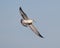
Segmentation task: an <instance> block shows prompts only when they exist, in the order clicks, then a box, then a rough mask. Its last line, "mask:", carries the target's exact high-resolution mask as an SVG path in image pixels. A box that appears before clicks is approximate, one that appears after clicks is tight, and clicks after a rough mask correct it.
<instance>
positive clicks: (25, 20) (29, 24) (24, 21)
mask: <svg viewBox="0 0 60 48" xmlns="http://www.w3.org/2000/svg"><path fill="white" fill-rule="evenodd" d="M19 11H20V15H21V16H22V19H21V20H20V22H21V24H22V25H23V26H25V27H30V29H31V30H32V31H33V32H34V33H35V34H36V35H37V36H39V37H41V38H44V37H43V36H42V35H41V34H40V33H39V31H38V30H37V28H36V27H35V26H34V25H33V20H32V19H30V18H29V17H28V16H27V14H26V13H25V12H24V11H23V10H22V8H21V6H20V7H19Z"/></svg>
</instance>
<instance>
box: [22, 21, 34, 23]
mask: <svg viewBox="0 0 60 48" xmlns="http://www.w3.org/2000/svg"><path fill="white" fill-rule="evenodd" d="M22 22H23V23H32V22H33V20H23V21H22Z"/></svg>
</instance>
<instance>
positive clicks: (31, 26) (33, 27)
mask: <svg viewBox="0 0 60 48" xmlns="http://www.w3.org/2000/svg"><path fill="white" fill-rule="evenodd" d="M29 27H30V28H31V29H32V31H33V32H34V33H35V34H36V35H38V36H40V37H41V38H43V36H42V35H41V34H40V33H39V31H38V30H37V29H36V28H35V26H34V25H33V24H31V25H29Z"/></svg>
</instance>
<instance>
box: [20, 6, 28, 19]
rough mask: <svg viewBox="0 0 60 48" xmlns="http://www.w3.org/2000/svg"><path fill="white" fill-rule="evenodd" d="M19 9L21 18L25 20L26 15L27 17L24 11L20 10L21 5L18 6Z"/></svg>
mask: <svg viewBox="0 0 60 48" xmlns="http://www.w3.org/2000/svg"><path fill="white" fill-rule="evenodd" d="M19 10H20V13H21V16H22V17H23V19H25V20H27V19H28V17H27V15H26V14H25V13H24V11H23V10H22V8H21V7H20V8H19Z"/></svg>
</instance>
